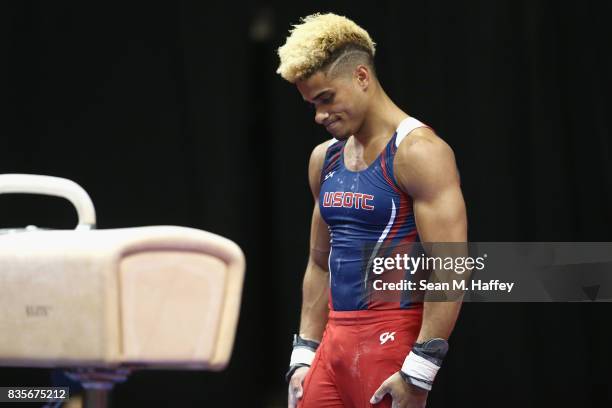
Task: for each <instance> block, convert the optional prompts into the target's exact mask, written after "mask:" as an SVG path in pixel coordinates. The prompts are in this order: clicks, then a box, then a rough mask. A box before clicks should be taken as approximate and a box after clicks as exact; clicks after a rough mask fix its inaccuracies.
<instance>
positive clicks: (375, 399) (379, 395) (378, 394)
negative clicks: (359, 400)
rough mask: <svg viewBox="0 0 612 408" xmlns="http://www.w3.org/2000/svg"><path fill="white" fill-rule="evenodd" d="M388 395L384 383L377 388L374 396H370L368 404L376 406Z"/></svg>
mask: <svg viewBox="0 0 612 408" xmlns="http://www.w3.org/2000/svg"><path fill="white" fill-rule="evenodd" d="M388 393H389V389H388V388H387V383H386V382H384V383H382V385H381V386H380V387H378V389H377V390H376V392H375V393H374V395H372V398H370V404H378V403H379V402H380V401H381V400H382V399H383V398H384V397H385V395H387V394H388Z"/></svg>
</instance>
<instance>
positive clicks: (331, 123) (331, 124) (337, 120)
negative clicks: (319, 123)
mask: <svg viewBox="0 0 612 408" xmlns="http://www.w3.org/2000/svg"><path fill="white" fill-rule="evenodd" d="M338 122H340V119H336V120H333V121H331V122H329V123H328V124H326V125H325V129H327V130H330V129H332V128H334V126H335V125H336V124H337V123H338Z"/></svg>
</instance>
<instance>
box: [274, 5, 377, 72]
mask: <svg viewBox="0 0 612 408" xmlns="http://www.w3.org/2000/svg"><path fill="white" fill-rule="evenodd" d="M301 21H302V22H301V24H296V25H294V26H293V29H292V30H290V35H289V37H287V41H286V42H285V45H283V46H282V47H280V48H279V49H278V56H279V57H280V65H279V67H278V69H277V70H276V73H277V74H280V75H281V76H282V77H283V78H284V79H286V80H287V81H289V82H291V83H295V82H296V81H298V80H301V79H305V78H308V77H309V76H310V75H312V74H314V73H315V72H316V71H318V70H320V69H321V68H323V67H324V66H326V65H327V64H329V63H331V62H332V59H334V58H333V57H335V56H336V54H337V52H338V51H340V50H342V49H345V48H352V49H358V50H361V51H363V52H366V53H368V55H369V57H370V58H374V53H375V52H376V48H375V47H376V44H375V43H374V41H372V39H371V38H370V35H369V34H368V32H367V31H366V30H364V29H363V28H361V27H359V26H358V25H357V24H355V22H353V21H352V20H349V19H348V18H346V17H344V16H339V15H336V14H333V13H327V14H320V13H316V14H312V15H309V16H307V17H304V18H302V20H301Z"/></svg>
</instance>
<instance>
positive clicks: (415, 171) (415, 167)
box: [394, 128, 467, 342]
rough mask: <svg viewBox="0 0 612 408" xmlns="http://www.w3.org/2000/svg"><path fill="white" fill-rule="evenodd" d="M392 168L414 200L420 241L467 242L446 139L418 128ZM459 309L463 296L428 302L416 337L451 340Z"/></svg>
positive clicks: (456, 181)
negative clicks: (452, 299)
mask: <svg viewBox="0 0 612 408" xmlns="http://www.w3.org/2000/svg"><path fill="white" fill-rule="evenodd" d="M394 170H395V174H396V178H397V180H398V182H399V184H400V186H401V187H402V189H403V190H404V191H405V192H406V193H408V194H409V195H410V196H411V197H412V199H413V208H414V214H415V219H416V224H417V229H418V232H419V236H420V238H421V241H422V242H431V243H433V242H466V241H467V216H466V210H465V203H464V201H463V195H462V193H461V188H460V183H459V175H458V172H457V167H456V164H455V157H454V154H453V151H452V149H451V148H450V147H449V146H448V145H447V144H446V143H445V142H444V141H443V140H442V139H440V138H439V137H437V136H436V135H435V134H434V133H433V131H431V130H430V129H427V128H419V129H416V130H415V131H413V132H412V134H411V135H410V138H409V139H408V140H406V141H405V142H404V143H403V144H401V145H400V148H399V149H398V152H397V154H396V158H395V164H394ZM430 255H432V256H436V254H430ZM460 308H461V301H460V300H459V301H455V302H424V305H423V324H422V326H421V331H420V333H419V337H418V339H417V342H423V341H426V340H428V339H431V338H436V337H439V338H443V339H448V337H449V336H450V334H451V331H452V330H453V327H454V326H455V322H456V320H457V316H458V314H459V309H460Z"/></svg>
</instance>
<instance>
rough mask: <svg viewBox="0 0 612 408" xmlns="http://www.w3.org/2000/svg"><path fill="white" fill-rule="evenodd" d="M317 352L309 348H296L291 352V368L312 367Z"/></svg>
mask: <svg viewBox="0 0 612 408" xmlns="http://www.w3.org/2000/svg"><path fill="white" fill-rule="evenodd" d="M314 356H315V352H314V351H312V350H311V349H309V348H307V347H294V348H293V351H292V352H291V360H290V361H289V366H293V365H295V364H307V365H311V364H312V360H314Z"/></svg>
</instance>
